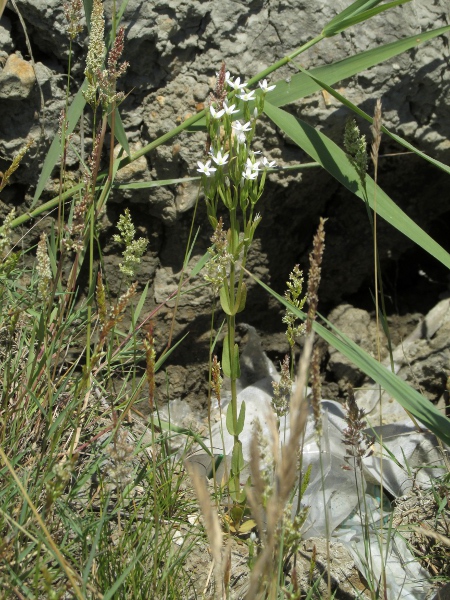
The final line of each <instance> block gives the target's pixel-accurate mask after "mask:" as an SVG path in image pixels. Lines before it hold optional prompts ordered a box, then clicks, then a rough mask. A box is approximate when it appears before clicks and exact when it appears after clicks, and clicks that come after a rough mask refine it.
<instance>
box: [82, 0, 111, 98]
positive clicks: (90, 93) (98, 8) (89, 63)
mask: <svg viewBox="0 0 450 600" xmlns="http://www.w3.org/2000/svg"><path fill="white" fill-rule="evenodd" d="M105 55H106V45H105V15H104V12H103V3H102V1H101V0H94V2H93V5H92V14H91V33H90V36H89V46H88V53H87V57H86V68H85V70H84V74H85V75H86V79H87V80H88V87H87V90H86V91H85V92H84V93H83V94H84V98H85V100H86V102H87V103H88V104H90V105H91V106H93V107H95V106H96V105H97V88H98V74H99V73H101V72H102V68H103V61H104V59H105Z"/></svg>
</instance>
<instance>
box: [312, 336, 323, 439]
mask: <svg viewBox="0 0 450 600" xmlns="http://www.w3.org/2000/svg"><path fill="white" fill-rule="evenodd" d="M311 388H312V397H311V406H312V409H313V415H314V423H315V430H316V435H317V436H318V437H320V436H321V435H322V411H321V408H320V402H321V400H322V383H321V380H320V350H319V346H317V345H316V346H315V347H314V351H313V355H312V359H311Z"/></svg>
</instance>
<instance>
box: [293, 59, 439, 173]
mask: <svg viewBox="0 0 450 600" xmlns="http://www.w3.org/2000/svg"><path fill="white" fill-rule="evenodd" d="M297 67H298V68H299V69H300V71H302V73H305V74H306V75H308V77H311V79H313V80H314V81H315V82H316V83H317V84H318V85H320V87H322V88H323V89H324V90H326V91H327V92H328V93H329V94H330V95H331V96H333V97H334V98H336V100H339V102H341V103H342V104H344V106H347V108H349V109H350V110H352V111H353V112H354V113H356V114H357V115H359V116H360V117H362V118H363V119H365V120H366V121H368V122H369V123H373V119H372V117H371V116H370V115H368V114H367V113H365V112H364V111H363V110H361V109H360V108H358V106H356V105H355V104H353V102H350V100H348V99H347V98H346V97H345V96H343V95H342V94H340V93H339V92H337V91H336V90H335V89H333V88H332V87H330V86H329V85H327V84H326V83H325V82H324V81H320V80H319V79H317V77H314V75H311V74H310V73H309V71H306V70H305V69H303V68H302V67H300V66H299V65H297ZM381 131H382V132H383V133H385V134H386V135H388V136H389V137H391V138H392V139H393V140H395V141H396V142H397V143H398V144H400V145H401V146H403V147H404V148H407V149H408V150H410V151H411V152H414V154H417V156H420V157H421V158H423V159H424V160H426V161H428V162H429V163H431V164H432V165H434V166H435V167H438V169H441V170H442V171H445V172H446V173H448V174H449V175H450V167H449V166H448V165H446V164H444V163H442V162H440V161H439V160H436V159H435V158H431V156H428V155H427V154H425V153H424V152H421V151H420V150H418V149H417V148H415V147H414V146H413V145H412V144H410V143H409V142H407V141H406V140H404V139H403V138H401V137H400V136H399V135H396V134H395V133H392V132H391V131H389V129H386V127H384V126H382V127H381Z"/></svg>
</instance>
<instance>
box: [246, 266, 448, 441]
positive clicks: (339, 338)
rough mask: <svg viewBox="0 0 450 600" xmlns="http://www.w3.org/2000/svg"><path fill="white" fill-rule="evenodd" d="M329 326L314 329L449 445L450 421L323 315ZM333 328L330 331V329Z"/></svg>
mask: <svg viewBox="0 0 450 600" xmlns="http://www.w3.org/2000/svg"><path fill="white" fill-rule="evenodd" d="M250 275H251V277H252V278H253V279H254V280H255V281H256V282H257V283H258V284H259V285H260V286H261V287H262V288H264V289H265V290H266V291H267V292H269V294H271V295H272V296H273V297H274V298H275V299H276V300H278V302H280V303H281V304H282V305H283V306H285V307H286V308H288V309H289V311H291V312H292V313H294V314H295V315H296V316H298V317H299V318H300V319H302V320H305V318H306V314H305V313H304V312H303V311H301V310H298V309H297V308H296V307H294V306H293V305H292V304H290V303H289V302H288V301H287V300H286V299H285V298H283V297H282V296H280V295H279V294H277V293H276V292H275V291H274V290H272V289H271V288H270V287H269V286H268V285H266V284H265V283H263V282H262V281H261V280H259V279H258V278H257V277H255V276H254V275H252V274H251V273H250ZM320 318H321V320H322V321H323V323H324V324H325V326H326V327H324V326H323V325H321V324H320V323H318V322H317V321H315V322H314V323H313V329H314V331H315V332H316V333H317V334H318V335H320V337H321V338H322V339H324V340H325V341H326V342H327V343H328V344H330V345H331V346H333V348H336V350H338V351H339V352H341V353H342V354H343V355H344V356H346V357H347V358H348V359H349V360H351V361H352V363H353V364H354V365H356V366H357V367H358V368H359V369H361V371H363V373H365V374H366V375H368V376H369V377H370V378H371V379H373V380H374V381H375V382H376V383H378V384H379V385H380V386H381V387H382V388H383V389H384V390H386V392H388V393H389V394H390V395H391V396H392V397H393V398H395V400H397V402H398V403H399V404H401V406H403V408H405V409H406V410H407V411H409V412H410V413H411V414H412V415H413V416H414V417H416V419H417V420H418V421H420V422H421V423H423V424H424V425H425V426H426V427H427V428H428V429H429V430H430V431H432V432H433V433H434V434H435V435H436V436H437V437H438V438H440V439H441V440H442V441H443V442H445V443H446V444H450V420H449V419H447V417H445V416H444V415H442V414H441V413H440V412H439V411H438V410H437V408H435V406H434V405H433V404H432V403H431V402H430V401H429V400H427V399H426V398H425V397H424V396H422V395H421V394H419V392H417V391H416V390H415V389H413V388H412V387H410V386H409V385H408V384H407V383H405V382H404V381H403V380H401V379H400V378H399V377H397V376H396V375H394V374H393V373H392V372H391V370H390V369H387V368H386V367H385V366H383V365H381V364H380V363H379V362H377V361H376V360H375V359H374V358H373V357H372V356H370V354H368V353H367V352H365V351H364V350H362V349H361V348H360V347H359V346H358V345H357V344H355V342H353V341H352V340H351V339H349V338H348V337H347V336H346V335H345V334H343V333H342V332H341V331H339V329H337V328H336V327H335V326H334V325H332V324H331V323H330V322H329V321H327V320H326V319H324V318H323V317H320ZM327 327H328V328H329V329H331V330H332V331H329V329H327Z"/></svg>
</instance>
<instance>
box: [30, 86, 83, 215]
mask: <svg viewBox="0 0 450 600" xmlns="http://www.w3.org/2000/svg"><path fill="white" fill-rule="evenodd" d="M87 85H88V83H87V80H86V79H85V80H84V81H83V84H82V86H81V87H80V89H79V90H78V92H77V93H76V95H75V98H74V99H73V101H72V104H71V105H70V108H69V110H68V111H67V135H69V134H71V133H72V131H73V130H74V129H75V125H76V124H77V123H78V121H79V119H80V117H81V114H82V112H83V109H84V107H85V104H86V101H85V99H84V96H83V92H84V91H85V90H86V88H87ZM60 156H61V139H60V137H59V135H55V137H54V138H53V142H52V143H51V145H50V148H49V150H48V152H47V156H46V157H45V160H44V164H43V166H42V171H41V174H40V177H39V181H38V184H37V187H36V191H35V193H34V197H33V202H32V203H31V207H30V208H31V209H32V208H34V206H35V205H36V202H37V201H38V200H39V198H40V197H41V194H42V192H43V190H44V188H45V184H46V183H47V181H48V179H49V177H50V175H51V174H52V171H53V169H54V168H55V165H56V163H57V162H58V160H59V158H60Z"/></svg>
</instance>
